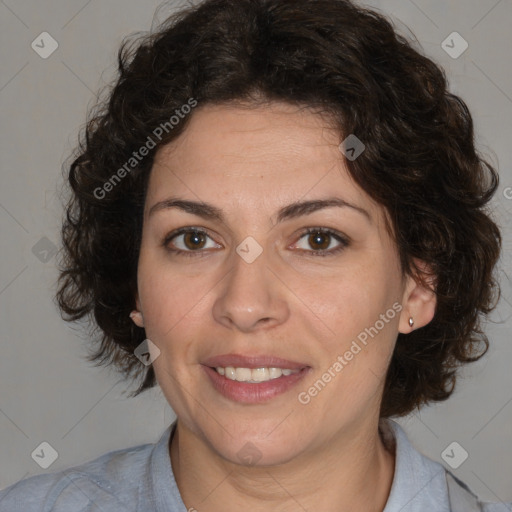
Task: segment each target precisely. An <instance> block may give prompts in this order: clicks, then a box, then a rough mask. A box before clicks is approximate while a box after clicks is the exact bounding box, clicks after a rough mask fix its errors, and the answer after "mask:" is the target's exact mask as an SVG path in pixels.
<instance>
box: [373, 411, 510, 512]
mask: <svg viewBox="0 0 512 512" xmlns="http://www.w3.org/2000/svg"><path fill="white" fill-rule="evenodd" d="M379 431H380V433H381V435H382V438H383V442H384V444H385V445H386V446H387V447H388V449H394V451H395V473H394V477H393V483H392V487H391V492H390V495H389V498H388V503H387V504H386V507H385V509H384V512H396V511H398V510H400V511H401V512H408V511H411V512H412V511H414V512H416V511H422V510H436V512H451V511H454V512H458V511H464V512H477V511H481V512H512V503H508V504H507V503H485V502H482V501H480V500H479V499H478V497H477V496H476V495H475V493H473V492H472V491H471V489H469V488H468V486H467V485H466V484H465V483H464V482H462V481H461V480H459V479H458V478H457V477H456V476H455V475H453V473H451V472H450V471H448V470H447V469H446V468H445V467H444V466H443V465H442V464H440V463H438V462H436V461H434V460H432V459H430V458H429V457H427V456H425V455H423V454H422V453H420V452H419V451H418V450H416V449H415V448H414V446H413V445H412V444H411V443H410V441H409V439H408V437H407V434H406V433H405V431H404V430H403V429H402V427H401V426H400V425H399V424H398V423H396V422H395V421H393V420H390V419H386V420H382V421H381V422H380V424H379Z"/></svg>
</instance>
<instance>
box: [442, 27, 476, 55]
mask: <svg viewBox="0 0 512 512" xmlns="http://www.w3.org/2000/svg"><path fill="white" fill-rule="evenodd" d="M468 47H469V44H468V42H467V41H466V40H465V39H464V38H463V37H462V36H461V35H460V34H459V33H458V32H452V33H451V34H450V35H449V36H448V37H447V38H446V39H445V40H444V41H443V42H442V43H441V48H442V49H443V50H444V51H445V52H446V53H447V54H448V55H449V56H450V57H451V58H452V59H458V58H459V57H460V56H461V55H462V54H463V53H464V52H465V51H466V50H467V49H468Z"/></svg>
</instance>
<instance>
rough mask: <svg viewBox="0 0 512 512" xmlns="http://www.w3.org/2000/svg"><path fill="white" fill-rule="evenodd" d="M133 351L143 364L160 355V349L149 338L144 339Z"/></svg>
mask: <svg viewBox="0 0 512 512" xmlns="http://www.w3.org/2000/svg"><path fill="white" fill-rule="evenodd" d="M133 353H134V354H135V356H136V357H137V359H139V361H140V362H141V363H142V364H144V365H145V366H149V365H150V364H152V363H153V361H154V360H155V359H156V358H157V357H158V356H159V355H160V349H159V348H158V347H157V346H156V345H155V344H154V343H153V342H152V341H151V340H149V339H145V340H144V341H143V342H142V343H141V344H140V345H139V346H138V347H137V348H136V349H135V350H134V351H133Z"/></svg>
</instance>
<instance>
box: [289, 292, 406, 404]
mask: <svg viewBox="0 0 512 512" xmlns="http://www.w3.org/2000/svg"><path fill="white" fill-rule="evenodd" d="M402 309H403V308H402V305H401V304H399V303H398V302H395V303H394V304H393V305H392V307H391V308H389V309H388V310H387V311H386V312H385V313H382V314H381V315H380V319H379V320H377V321H376V322H375V323H374V324H373V326H372V327H366V328H365V329H364V331H361V332H360V333H359V334H358V335H357V340H353V341H352V344H351V345H350V348H349V349H348V350H346V351H345V353H344V354H343V355H339V356H338V357H337V358H336V361H334V363H333V364H332V365H331V366H330V367H329V368H328V369H327V370H326V371H325V372H324V373H323V374H322V375H321V377H320V378H319V379H318V380H316V382H315V383H314V384H313V385H312V386H311V387H309V388H308V390H307V391H301V392H300V393H299V394H298V397H297V398H298V400H299V402H300V403H301V404H302V405H307V404H309V402H311V399H312V398H314V397H315V396H317V395H318V393H320V392H321V391H322V390H323V389H324V388H325V387H326V386H327V384H329V382H331V381H332V380H333V379H334V378H335V377H336V376H337V375H338V374H339V373H340V372H341V371H342V370H343V368H345V366H347V365H348V364H349V363H350V361H352V360H353V359H354V356H356V355H357V354H359V352H361V350H362V349H363V348H364V347H366V345H367V344H368V341H369V340H368V336H370V337H371V338H372V339H373V338H374V337H375V336H377V334H379V332H380V331H381V330H382V329H384V327H385V326H386V324H388V323H389V321H390V320H392V319H393V318H395V316H396V314H397V313H400V311H402ZM357 341H359V343H360V344H361V345H363V346H362V347H361V345H360V344H359V343H358V342H357Z"/></svg>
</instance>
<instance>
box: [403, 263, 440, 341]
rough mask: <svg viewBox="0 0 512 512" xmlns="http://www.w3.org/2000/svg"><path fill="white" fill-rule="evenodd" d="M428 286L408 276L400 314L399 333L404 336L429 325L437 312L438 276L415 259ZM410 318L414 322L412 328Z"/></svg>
mask: <svg viewBox="0 0 512 512" xmlns="http://www.w3.org/2000/svg"><path fill="white" fill-rule="evenodd" d="M414 262H415V263H416V266H417V267H418V271H419V272H420V274H421V277H422V278H423V280H424V281H425V283H426V286H425V285H423V284H421V281H420V280H419V279H418V277H417V276H407V278H406V284H405V288H404V293H403V295H402V308H403V309H402V311H401V313H400V323H399V326H398V330H399V332H401V333H403V334H407V333H410V332H411V331H413V330H415V329H418V328H420V327H423V326H425V325H427V324H428V323H429V322H430V321H431V320H432V319H433V318H434V314H435V312H436V304H437V299H436V294H435V289H436V288H435V287H436V276H435V275H434V274H433V272H432V269H431V267H430V266H428V265H427V264H426V263H425V262H424V261H421V260H418V259H414ZM409 318H412V319H413V320H414V324H413V326H412V327H411V326H410V325H409Z"/></svg>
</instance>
